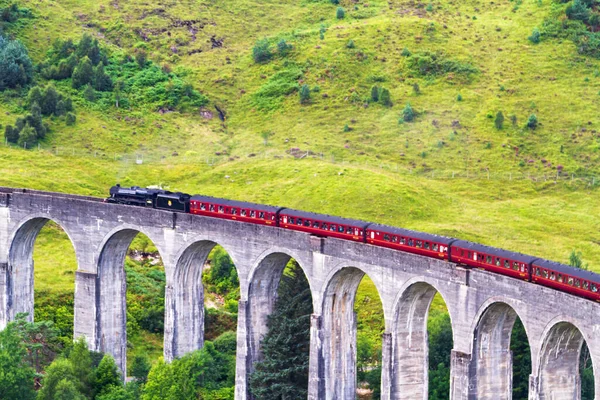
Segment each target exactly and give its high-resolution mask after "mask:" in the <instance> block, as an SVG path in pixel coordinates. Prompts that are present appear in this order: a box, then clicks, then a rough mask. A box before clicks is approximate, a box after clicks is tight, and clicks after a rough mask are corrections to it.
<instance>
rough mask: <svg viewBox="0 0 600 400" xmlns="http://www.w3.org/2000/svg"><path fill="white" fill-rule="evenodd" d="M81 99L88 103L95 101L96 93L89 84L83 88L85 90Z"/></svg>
mask: <svg viewBox="0 0 600 400" xmlns="http://www.w3.org/2000/svg"><path fill="white" fill-rule="evenodd" d="M83 97H84V98H85V99H86V100H87V101H89V102H94V101H96V91H95V90H94V88H93V87H92V85H90V84H89V83H88V84H87V85H86V86H85V90H84V91H83Z"/></svg>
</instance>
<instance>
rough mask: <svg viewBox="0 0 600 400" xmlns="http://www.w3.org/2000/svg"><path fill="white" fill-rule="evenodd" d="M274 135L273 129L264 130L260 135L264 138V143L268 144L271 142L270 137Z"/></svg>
mask: <svg viewBox="0 0 600 400" xmlns="http://www.w3.org/2000/svg"><path fill="white" fill-rule="evenodd" d="M271 136H273V132H271V131H262V132H261V133H260V137H261V138H262V139H263V143H264V145H265V146H266V145H267V144H269V138H270V137H271Z"/></svg>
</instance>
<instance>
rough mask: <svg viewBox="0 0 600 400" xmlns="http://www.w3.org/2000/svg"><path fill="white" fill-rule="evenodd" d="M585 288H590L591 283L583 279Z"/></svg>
mask: <svg viewBox="0 0 600 400" xmlns="http://www.w3.org/2000/svg"><path fill="white" fill-rule="evenodd" d="M583 288H584V289H585V290H590V284H589V283H587V282H586V281H583Z"/></svg>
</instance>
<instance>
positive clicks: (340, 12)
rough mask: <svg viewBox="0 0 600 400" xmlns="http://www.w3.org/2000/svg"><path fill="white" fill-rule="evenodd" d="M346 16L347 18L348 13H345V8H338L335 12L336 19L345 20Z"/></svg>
mask: <svg viewBox="0 0 600 400" xmlns="http://www.w3.org/2000/svg"><path fill="white" fill-rule="evenodd" d="M345 16H346V11H344V8H343V7H338V8H337V10H336V11H335V17H336V18H337V19H344V17H345Z"/></svg>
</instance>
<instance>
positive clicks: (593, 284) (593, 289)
mask: <svg viewBox="0 0 600 400" xmlns="http://www.w3.org/2000/svg"><path fill="white" fill-rule="evenodd" d="M597 291H598V287H597V286H596V284H595V283H592V292H594V293H596V292H597Z"/></svg>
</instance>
